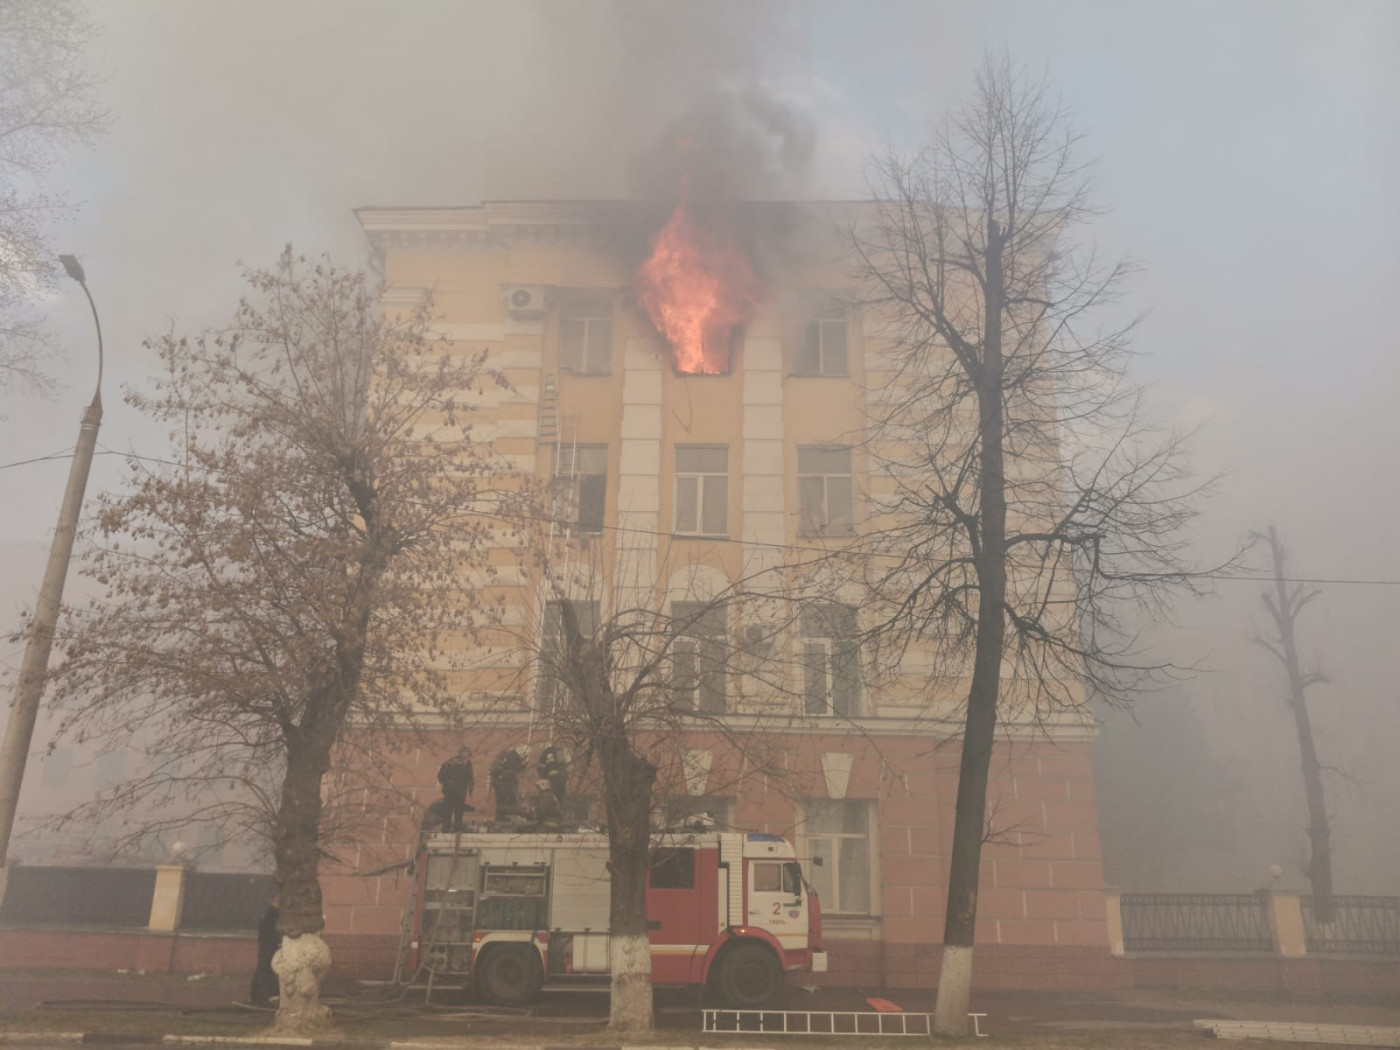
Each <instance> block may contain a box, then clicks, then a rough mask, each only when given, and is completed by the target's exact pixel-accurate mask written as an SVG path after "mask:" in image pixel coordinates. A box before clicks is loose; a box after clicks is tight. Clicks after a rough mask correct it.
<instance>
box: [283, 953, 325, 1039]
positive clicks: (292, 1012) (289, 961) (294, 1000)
mask: <svg viewBox="0 0 1400 1050" xmlns="http://www.w3.org/2000/svg"><path fill="white" fill-rule="evenodd" d="M330 968H331V950H330V948H329V946H327V944H326V942H325V941H323V940H321V935H320V934H319V933H303V934H302V935H301V936H300V937H283V938H282V947H281V948H280V949H279V950H278V952H277V954H276V955H274V956H273V957H272V969H273V972H274V973H276V974H277V979H278V981H280V982H281V989H280V996H281V997H280V998H279V999H278V1002H277V1020H276V1022H275V1025H274V1027H275V1028H276V1030H277V1031H278V1032H282V1033H286V1034H304V1033H309V1032H314V1031H317V1030H319V1029H323V1028H325V1027H326V1026H327V1025H328V1024H329V1022H330V1017H331V1010H330V1007H329V1006H326V1005H325V1004H324V1003H322V1002H321V981H322V979H323V978H324V977H325V976H326V974H327V973H328V972H329V971H330Z"/></svg>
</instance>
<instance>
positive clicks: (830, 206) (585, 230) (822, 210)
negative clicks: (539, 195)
mask: <svg viewBox="0 0 1400 1050" xmlns="http://www.w3.org/2000/svg"><path fill="white" fill-rule="evenodd" d="M669 207H670V206H669V205H668V204H666V203H663V202H657V201H487V202H485V203H483V204H479V205H471V206H463V207H457V208H372V207H371V208H357V209H356V210H355V217H356V218H358V219H359V220H360V226H361V228H362V229H363V230H364V231H365V236H366V237H368V238H369V240H370V242H371V243H372V244H374V245H375V246H376V247H378V248H381V249H388V248H400V249H402V248H417V249H435V248H450V249H458V250H461V249H465V250H471V251H489V250H492V249H499V248H504V247H507V246H509V245H512V244H610V243H614V242H616V241H617V240H619V239H621V238H623V237H625V236H626V235H627V234H628V233H635V234H641V235H643V236H644V235H645V233H646V232H647V231H649V230H651V229H654V228H655V226H656V225H657V223H658V220H659V218H660V216H663V215H664V214H665V213H666V212H667V211H668V210H669ZM734 207H735V208H736V209H738V210H739V211H742V212H744V213H745V218H744V220H743V222H744V223H745V224H746V223H747V222H748V221H750V220H755V219H761V217H763V216H773V217H778V216H783V215H786V216H787V219H786V220H785V221H790V220H791V215H792V214H795V212H793V210H794V209H796V210H797V211H800V212H801V213H805V214H806V215H808V216H809V217H816V216H821V217H822V218H824V219H826V220H827V221H828V222H835V223H836V224H837V225H843V224H844V222H845V221H846V220H847V219H849V218H850V217H851V216H853V215H854V214H856V213H857V212H858V211H859V210H860V209H861V207H862V205H861V203H860V202H848V201H768V202H764V201H746V202H741V203H739V204H736V205H734ZM780 225H781V224H780Z"/></svg>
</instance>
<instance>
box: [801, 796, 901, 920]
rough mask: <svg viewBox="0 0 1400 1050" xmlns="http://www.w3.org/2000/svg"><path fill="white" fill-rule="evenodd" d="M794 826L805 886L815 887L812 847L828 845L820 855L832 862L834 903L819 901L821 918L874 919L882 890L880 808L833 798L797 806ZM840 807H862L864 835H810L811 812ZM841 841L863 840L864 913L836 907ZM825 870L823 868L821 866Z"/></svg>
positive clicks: (821, 833) (869, 801) (839, 894)
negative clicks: (866, 894) (866, 890)
mask: <svg viewBox="0 0 1400 1050" xmlns="http://www.w3.org/2000/svg"><path fill="white" fill-rule="evenodd" d="M799 805H800V812H799V818H800V819H799V822H798V836H797V838H798V842H797V847H798V854H799V856H800V858H801V860H802V870H803V873H804V874H805V875H806V877H807V881H808V882H812V883H813V884H815V881H816V880H814V879H813V878H812V874H813V872H814V870H815V867H814V865H813V864H812V854H813V849H812V846H813V843H815V842H829V843H830V848H829V849H828V850H827V852H826V853H825V854H824V856H825V857H829V858H832V859H833V860H834V862H835V863H834V864H833V865H832V871H831V886H832V891H833V895H834V896H835V898H836V899H835V900H831V901H828V900H826V899H823V900H822V916H823V918H825V917H826V916H833V917H841V918H850V919H866V918H877V917H879V915H880V914H881V911H882V908H881V899H882V897H883V890H882V886H881V882H880V878H881V872H880V808H879V806H878V805H877V804H876V803H875V802H873V801H871V800H870V799H837V798H814V799H807V800H804V801H803V802H801V803H800V804H799ZM830 805H842V806H855V805H858V806H862V807H864V811H865V833H864V834H863V835H862V834H856V833H855V832H843V831H819V832H812V831H811V830H810V828H811V818H812V816H813V814H814V812H815V811H816V810H817V809H818V808H819V807H822V806H830ZM845 839H864V840H865V866H866V871H867V878H868V879H869V883H868V885H869V898H870V900H869V906H868V908H867V909H866V910H865V911H843V910H842V909H841V908H840V907H839V905H840V904H842V903H844V902H842V901H841V899H840V898H841V872H840V867H841V850H840V842H841V841H843V840H845ZM823 867H825V865H823Z"/></svg>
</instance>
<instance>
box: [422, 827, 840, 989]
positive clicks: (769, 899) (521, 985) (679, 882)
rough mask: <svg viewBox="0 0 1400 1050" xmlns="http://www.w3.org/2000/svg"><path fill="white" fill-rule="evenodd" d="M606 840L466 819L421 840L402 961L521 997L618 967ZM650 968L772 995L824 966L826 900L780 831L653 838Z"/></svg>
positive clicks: (668, 977) (667, 981)
mask: <svg viewBox="0 0 1400 1050" xmlns="http://www.w3.org/2000/svg"><path fill="white" fill-rule="evenodd" d="M607 861H608V844H607V839H606V837H605V836H604V835H602V834H601V833H598V832H564V833H554V832H523V833H520V832H470V833H463V834H460V835H455V834H437V835H430V836H427V837H426V838H425V839H424V842H423V846H422V850H421V853H420V855H419V862H418V866H417V877H416V887H415V894H414V907H413V914H412V923H411V930H410V932H409V934H408V936H407V937H406V940H405V944H404V948H405V952H406V956H407V960H406V961H407V962H408V969H407V971H406V972H407V973H408V974H409V975H410V979H412V977H414V976H421V975H423V974H425V973H426V974H428V975H429V976H430V977H431V978H432V979H433V980H434V981H435V982H437V983H439V984H442V983H449V984H454V983H455V984H461V985H470V986H472V987H474V988H475V990H476V992H477V994H478V995H481V996H482V997H483V998H486V999H490V1000H492V1001H494V1002H498V1003H503V1004H509V1005H518V1004H521V1003H525V1002H529V1001H530V1000H532V999H533V998H534V997H535V995H536V994H538V992H539V990H540V989H541V988H542V987H544V986H546V985H557V984H566V983H587V982H590V981H595V982H596V981H598V980H599V979H601V978H606V976H607V974H608V969H609V964H608V960H609V941H610V935H609V931H608V917H609V872H608V865H607ZM647 919H648V926H649V934H648V936H649V940H650V942H651V979H652V983H653V984H657V985H671V986H682V985H702V986H708V987H709V988H711V989H712V990H713V991H714V992H715V993H716V994H717V995H718V996H719V997H720V998H721V999H722V1000H723V1001H724V1002H725V1003H726V1004H727V1005H730V1006H733V1007H736V1008H754V1007H760V1006H767V1005H771V1004H772V1003H773V1002H774V1001H776V1000H777V998H778V997H779V996H780V995H781V992H782V986H783V975H784V973H786V972H787V971H789V970H812V971H816V972H823V971H825V970H826V953H825V952H824V951H823V950H822V948H821V907H820V904H819V903H818V901H817V896H816V894H815V893H813V892H812V890H811V887H810V886H809V885H808V884H807V881H806V880H805V879H804V878H803V876H802V868H801V865H800V864H799V863H798V861H797V859H796V857H795V854H794V852H793V848H792V846H791V844H790V843H788V842H787V841H786V840H785V839H783V838H782V837H781V836H778V835H760V834H745V833H741V832H721V831H712V830H706V831H690V832H666V833H664V834H660V835H657V836H654V837H653V840H652V863H651V868H650V872H649V879H648V888H647Z"/></svg>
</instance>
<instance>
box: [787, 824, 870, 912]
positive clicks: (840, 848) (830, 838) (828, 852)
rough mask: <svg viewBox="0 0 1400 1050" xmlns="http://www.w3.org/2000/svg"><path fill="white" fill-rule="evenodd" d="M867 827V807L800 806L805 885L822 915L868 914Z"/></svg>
mask: <svg viewBox="0 0 1400 1050" xmlns="http://www.w3.org/2000/svg"><path fill="white" fill-rule="evenodd" d="M870 824H871V814H870V803H869V802H866V801H864V800H861V799H811V800H809V801H808V802H806V803H805V804H804V805H803V823H802V842H803V846H804V851H805V853H806V856H807V864H806V865H805V867H806V874H807V881H808V882H810V883H811V884H812V888H813V889H815V890H816V891H817V896H818V897H820V898H821V902H822V912H823V914H827V915H831V914H844V915H869V914H870V884H871V881H872V879H871V875H870V869H871V862H872V857H873V852H872V850H871V848H870Z"/></svg>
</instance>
